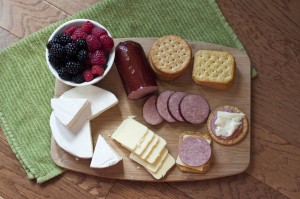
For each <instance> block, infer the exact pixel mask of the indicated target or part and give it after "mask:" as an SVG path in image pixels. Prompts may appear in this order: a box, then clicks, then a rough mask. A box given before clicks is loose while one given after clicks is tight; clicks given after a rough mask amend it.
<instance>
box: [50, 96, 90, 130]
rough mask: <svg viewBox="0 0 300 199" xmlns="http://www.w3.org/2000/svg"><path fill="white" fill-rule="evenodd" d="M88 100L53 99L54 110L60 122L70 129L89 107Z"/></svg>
mask: <svg viewBox="0 0 300 199" xmlns="http://www.w3.org/2000/svg"><path fill="white" fill-rule="evenodd" d="M88 103H89V102H88V100H87V99H59V98H53V99H51V107H52V110H53V112H54V114H55V116H56V118H57V119H59V121H60V122H61V123H62V124H63V125H65V126H66V127H68V128H70V127H71V126H72V125H73V124H74V122H75V121H76V120H77V118H78V116H79V115H80V113H81V112H82V111H83V110H84V109H85V108H86V107H87V105H88Z"/></svg>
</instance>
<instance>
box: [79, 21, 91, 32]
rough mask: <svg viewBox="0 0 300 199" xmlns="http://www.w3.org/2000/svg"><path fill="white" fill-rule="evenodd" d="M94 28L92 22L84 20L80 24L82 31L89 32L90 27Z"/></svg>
mask: <svg viewBox="0 0 300 199" xmlns="http://www.w3.org/2000/svg"><path fill="white" fill-rule="evenodd" d="M93 28H94V24H92V23H91V22H90V21H86V22H84V23H83V24H82V26H81V29H82V30H83V32H85V33H87V34H89V33H90V32H91V31H92V29H93Z"/></svg>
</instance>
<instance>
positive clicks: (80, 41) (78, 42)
mask: <svg viewBox="0 0 300 199" xmlns="http://www.w3.org/2000/svg"><path fill="white" fill-rule="evenodd" d="M75 45H76V46H77V48H78V49H87V44H86V41H85V39H83V38H79V39H77V40H76V41H75Z"/></svg>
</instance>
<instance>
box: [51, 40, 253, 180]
mask: <svg viewBox="0 0 300 199" xmlns="http://www.w3.org/2000/svg"><path fill="white" fill-rule="evenodd" d="M126 40H133V41H136V42H138V43H140V44H141V45H142V46H143V48H144V51H145V52H146V54H148V52H149V50H150V48H151V47H152V45H153V43H154V42H155V41H156V40H157V38H127V39H126V38H124V39H116V40H115V44H116V45H117V44H118V43H119V42H120V41H126ZM190 45H191V49H192V52H193V54H194V53H196V52H197V51H198V50H199V49H207V50H223V51H228V52H230V53H231V54H232V55H233V56H234V58H235V62H236V73H235V79H234V83H233V85H232V87H231V88H230V89H228V90H226V91H219V90H216V89H211V88H205V87H200V86H198V85H197V84H195V83H194V82H193V80H192V78H191V76H192V75H191V73H192V68H190V70H189V71H188V72H187V73H185V74H183V75H182V76H181V77H180V78H178V79H176V80H175V81H172V82H164V81H158V85H159V92H162V91H164V90H175V91H183V90H184V91H186V92H188V93H196V94H199V95H202V96H204V97H205V98H206V99H207V101H208V103H209V105H210V108H211V109H212V110H213V109H214V108H215V107H217V106H220V105H224V104H231V105H234V106H237V107H239V108H240V109H241V110H242V111H243V112H244V113H245V114H246V115H247V118H248V120H249V121H250V120H251V117H250V61H249V59H248V57H247V55H245V54H244V53H243V52H241V51H239V50H236V49H232V48H227V47H223V46H218V45H212V44H207V43H203V42H190ZM56 83H58V84H57V85H56V89H55V90H56V91H55V93H60V94H61V93H63V92H64V91H66V90H58V89H61V88H64V87H62V86H61V84H62V83H61V82H56ZM98 86H99V87H101V88H104V89H106V90H109V91H110V92H112V93H114V94H115V95H116V96H117V98H118V100H119V104H118V105H117V106H115V107H113V108H112V109H111V110H108V111H106V112H105V113H103V114H102V115H100V116H99V117H97V118H95V119H93V120H92V122H91V129H92V137H93V141H94V145H95V142H96V140H97V137H98V134H102V136H103V137H104V138H105V139H106V141H107V142H108V143H110V144H111V146H112V147H113V148H114V149H115V150H116V151H117V153H118V154H119V155H120V156H121V157H122V158H123V162H122V164H119V165H116V166H114V167H111V168H107V169H102V170H101V169H98V170H97V169H92V168H90V166H89V165H90V160H76V158H75V157H73V156H72V155H70V154H68V153H66V152H65V151H64V150H62V149H60V147H58V146H57V145H56V142H55V141H53V140H52V144H51V156H52V159H53V160H54V162H55V163H56V164H57V165H58V166H60V167H63V168H66V169H70V170H74V171H78V172H83V173H87V174H92V175H97V176H102V177H106V178H113V179H127V180H142V181H155V179H154V178H153V177H152V176H151V175H150V174H149V173H148V172H147V171H145V170H144V169H143V168H142V169H137V166H138V165H137V164H136V163H135V162H134V161H132V160H130V158H129V157H128V156H129V152H128V150H126V149H125V148H124V147H122V146H120V145H119V144H117V143H116V142H114V141H112V139H111V137H110V136H107V133H106V132H108V133H109V134H112V133H113V131H114V129H115V128H116V127H117V126H118V125H119V124H120V123H121V122H122V121H123V120H124V119H125V118H127V117H128V116H130V115H135V116H136V118H135V119H136V120H137V121H139V122H141V123H143V124H144V125H146V126H147V127H148V128H150V129H151V130H152V131H154V132H155V133H157V134H158V135H160V136H161V137H162V138H164V139H165V140H166V141H167V148H168V150H169V153H170V154H171V155H172V156H173V157H174V158H175V159H176V157H177V154H178V151H177V148H178V136H179V134H180V133H182V132H183V131H186V130H192V131H200V132H207V126H206V125H191V124H187V123H180V122H177V123H172V124H170V123H167V122H164V123H163V124H161V125H157V126H151V125H147V124H146V123H145V121H144V120H143V117H142V107H143V104H144V101H145V99H141V100H128V97H127V95H126V93H125V91H124V88H123V86H122V82H121V80H120V78H119V75H118V72H117V70H116V67H115V66H113V67H112V70H111V71H110V73H109V75H108V76H106V77H105V78H104V79H103V80H102V81H101V82H99V83H98ZM66 88H67V89H68V88H69V87H66ZM56 97H58V96H56ZM249 132H250V127H249V128H248V133H247V135H246V138H245V139H244V140H243V141H242V142H240V143H238V144H236V145H234V146H231V147H227V146H223V145H220V144H217V143H213V151H212V154H213V159H212V162H213V163H212V167H211V169H210V170H209V171H208V172H207V173H206V174H205V175H202V174H193V173H187V172H180V170H179V169H178V168H177V167H175V168H174V169H172V171H171V172H170V173H169V175H167V176H166V178H164V179H162V180H163V181H183V180H203V179H210V178H217V177H223V176H230V175H234V174H238V173H241V172H243V171H245V169H246V168H247V167H248V164H249V161H250V133H249Z"/></svg>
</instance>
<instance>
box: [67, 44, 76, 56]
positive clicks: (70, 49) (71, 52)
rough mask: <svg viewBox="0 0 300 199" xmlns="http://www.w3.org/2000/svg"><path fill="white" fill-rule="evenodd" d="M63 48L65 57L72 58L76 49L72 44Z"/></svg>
mask: <svg viewBox="0 0 300 199" xmlns="http://www.w3.org/2000/svg"><path fill="white" fill-rule="evenodd" d="M64 48H65V51H66V55H67V56H73V55H75V54H76V53H77V48H76V46H75V44H73V43H68V44H67V45H65V46H64Z"/></svg>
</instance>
